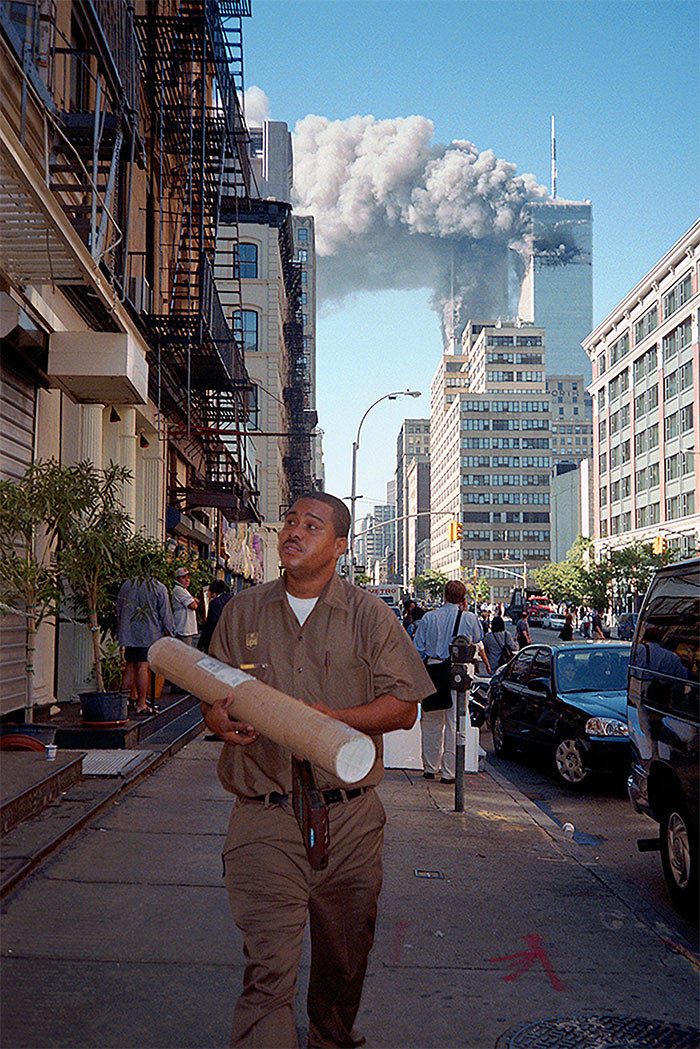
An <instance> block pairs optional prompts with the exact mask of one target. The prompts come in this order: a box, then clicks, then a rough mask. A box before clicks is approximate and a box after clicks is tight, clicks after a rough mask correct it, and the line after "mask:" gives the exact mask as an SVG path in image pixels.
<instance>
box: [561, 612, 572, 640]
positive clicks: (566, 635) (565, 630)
mask: <svg viewBox="0 0 700 1049" xmlns="http://www.w3.org/2000/svg"><path fill="white" fill-rule="evenodd" d="M559 637H560V639H561V640H562V641H573V639H574V621H573V617H572V615H571V613H570V612H567V613H566V616H565V618H564V626H563V627H562V628H561V630H560V631H559Z"/></svg>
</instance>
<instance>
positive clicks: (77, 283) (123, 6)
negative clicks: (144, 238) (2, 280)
mask: <svg viewBox="0 0 700 1049" xmlns="http://www.w3.org/2000/svg"><path fill="white" fill-rule="evenodd" d="M66 10H67V9H66V8H63V9H62V10H61V12H60V13H61V14H63V13H65V11H66ZM70 10H71V17H70V18H68V19H66V18H62V19H59V18H58V17H57V7H56V4H55V2H54V0H34V2H33V3H24V4H11V3H6V2H2V3H0V21H1V22H2V30H3V34H4V36H5V38H6V39H7V41H8V42H9V44H10V47H11V48H12V50H13V51H14V52H15V54H16V56H17V59H18V61H19V62H20V64H21V69H22V77H23V87H22V94H21V110H20V134H19V137H20V142H21V145H22V147H23V148H24V149H26V150H27V151H28V153H29V154H30V155H31V156H32V158H33V159H34V161H35V163H36V164H37V170H38V172H41V175H42V176H43V186H42V189H44V188H46V189H48V190H50V191H51V195H52V197H53V199H54V201H55V202H56V203H57V204H58V205H60V208H61V211H62V212H63V214H64V216H65V219H66V220H67V222H68V224H69V227H70V230H71V232H72V234H77V235H78V237H79V238H80V240H81V241H82V243H83V244H84V245H85V246H86V247H87V249H88V251H89V252H90V255H91V257H92V259H93V260H94V263H95V264H96V265H97V266H98V267H99V269H100V270H101V272H102V273H103V274H104V276H105V277H106V278H107V280H108V281H109V283H110V284H111V286H112V287H113V288H115V289H116V291H117V293H118V294H119V293H123V289H124V285H125V265H126V262H125V260H126V246H127V241H128V232H127V231H128V227H129V217H130V193H129V187H130V186H131V177H132V170H133V166H134V164H135V163H138V164H140V165H141V166H143V163H144V152H143V142H142V140H141V137H140V132H139V83H140V54H139V47H138V43H137V40H136V36H135V34H134V27H133V19H132V8H131V5H129V4H127V3H126V0H85V2H84V3H82V4H81V5H80V7H79V8H76V9H70ZM37 114H39V117H38V119H39V120H40V121H41V124H42V125H43V126H42V127H41V131H39V128H38V126H37ZM42 140H43V141H42ZM14 165H15V170H18V166H17V165H18V161H17V160H15V161H14ZM2 182H3V190H4V191H6V192H7V193H8V195H9V196H8V205H7V206H6V207H5V206H4V202H3V220H4V230H3V234H4V239H5V244H6V245H7V247H8V248H10V250H9V251H8V252H7V256H6V258H7V265H8V270H9V272H10V274H11V275H12V276H14V277H16V278H17V279H18V280H19V281H20V283H31V282H35V283H45V282H47V281H50V282H53V283H56V284H60V285H61V287H62V290H63V291H64V292H65V294H66V295H67V297H68V298H70V299H71V300H72V301H73V303H74V305H75V307H76V309H77V310H78V312H79V313H80V314H81V315H82V316H83V317H84V318H85V319H87V320H88V321H89V322H92V323H96V324H97V326H98V327H100V328H101V329H102V330H106V331H108V330H115V327H116V326H115V323H114V318H113V317H112V316H111V314H110V311H109V309H108V308H105V307H104V305H100V303H99V302H98V299H97V297H96V296H95V295H94V294H92V293H91V292H90V291H89V289H88V282H86V280H85V278H84V271H81V268H80V266H78V265H76V264H75V262H74V261H69V260H70V259H71V256H70V254H69V253H67V252H66V250H65V246H64V245H63V244H61V242H60V240H59V238H58V237H57V234H56V230H55V228H54V229H52V228H51V222H50V221H49V222H47V220H46V211H47V210H48V205H47V204H46V203H44V213H43V214H40V213H39V210H38V209H37V207H36V199H35V198H36V197H37V194H34V196H33V197H32V195H31V194H30V193H28V192H27V188H26V186H25V185H24V184H23V183H22V181H21V180H20V179H19V178H17V177H16V176H15V173H14V171H11V170H9V168H6V166H5V157H3V166H2ZM121 297H123V294H120V298H121Z"/></svg>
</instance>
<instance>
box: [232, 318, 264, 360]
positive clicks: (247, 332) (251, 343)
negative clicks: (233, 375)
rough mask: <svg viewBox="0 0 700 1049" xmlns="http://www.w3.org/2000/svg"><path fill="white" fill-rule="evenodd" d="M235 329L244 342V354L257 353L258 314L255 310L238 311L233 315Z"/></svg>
mask: <svg viewBox="0 0 700 1049" xmlns="http://www.w3.org/2000/svg"><path fill="white" fill-rule="evenodd" d="M233 329H234V331H235V333H236V335H238V336H239V338H241V339H242V341H243V352H244V353H257V351H258V349H259V348H260V347H259V345H258V314H257V312H256V311H255V310H236V312H235V313H234V315H233Z"/></svg>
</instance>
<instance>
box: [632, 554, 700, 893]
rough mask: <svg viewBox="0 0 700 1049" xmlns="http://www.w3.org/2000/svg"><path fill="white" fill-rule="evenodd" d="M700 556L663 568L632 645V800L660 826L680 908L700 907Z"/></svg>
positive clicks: (669, 881)
mask: <svg viewBox="0 0 700 1049" xmlns="http://www.w3.org/2000/svg"><path fill="white" fill-rule="evenodd" d="M699 669H700V559H696V560H693V561H684V562H681V563H680V564H675V565H667V566H666V567H664V568H660V569H658V571H657V572H656V573H655V575H654V578H653V579H652V581H651V583H650V585H649V589H648V590H647V593H646V596H645V598H644V603H643V604H642V607H641V610H640V613H639V619H638V621H637V625H636V627H635V632H634V638H633V640H632V653H631V656H630V668H629V678H628V688H627V725H628V730H629V739H630V743H631V748H632V772H631V774H630V777H629V780H628V789H629V795H630V800H631V802H632V805H633V807H634V808H635V809H636V810H637V812H645V813H646V814H647V815H648V816H651V818H652V819H653V820H655V821H656V822H657V823H658V824H659V843H658V844H659V847H660V849H661V862H662V865H663V872H664V877H665V879H666V884H667V886H668V890H669V892H670V895H671V898H672V899H673V901H674V903H675V905H676V906H677V907H678V909H679V910H681V911H684V912H686V913H687V912H690V913H692V912H696V911H697V907H698V786H699V782H698V758H699V756H700V753H699V747H700V733H699V723H700V685H699V682H698V671H699Z"/></svg>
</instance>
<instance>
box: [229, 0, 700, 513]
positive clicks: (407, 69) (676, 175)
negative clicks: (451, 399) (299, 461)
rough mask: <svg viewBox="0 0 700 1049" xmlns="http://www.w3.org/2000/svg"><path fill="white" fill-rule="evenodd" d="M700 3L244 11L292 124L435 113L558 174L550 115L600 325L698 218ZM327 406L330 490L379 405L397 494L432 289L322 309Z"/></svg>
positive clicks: (343, 478) (248, 66) (370, 0)
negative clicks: (588, 254)
mask: <svg viewBox="0 0 700 1049" xmlns="http://www.w3.org/2000/svg"><path fill="white" fill-rule="evenodd" d="M699 14H700V4H699V3H697V2H686V0H673V2H670V3H665V2H660V0H655V2H646V0H619V2H617V0H581V2H573V3H572V2H567V0H561V2H559V0H553V2H552V0H491V2H488V0H487V2H482V0H449V2H444V0H432V2H431V0H425V2H421V3H414V2H413V0H352V2H345V0H320V2H319V0H253V15H252V18H249V19H245V20H244V55H245V80H246V86H247V87H250V86H251V85H256V86H258V87H259V88H261V89H262V90H263V91H264V92H265V94H266V95H267V96H268V98H269V99H270V106H271V109H270V116H271V118H272V119H274V120H284V121H286V122H287V123H288V124H289V126H290V128H291V129H293V128H294V125H295V124H296V122H297V121H298V120H300V119H302V118H303V117H305V116H307V115H308V114H316V115H320V116H324V117H327V118H329V119H331V120H344V119H346V118H348V117H350V116H353V115H355V114H361V115H367V114H372V115H373V116H374V117H376V118H377V119H390V118H395V117H407V116H411V115H415V114H417V115H420V116H423V117H426V118H427V119H429V120H431V121H432V122H433V124H434V126H435V141H436V142H449V141H450V140H452V139H468V140H469V141H471V142H473V143H474V144H475V145H476V146H477V148H478V149H479V150H486V149H492V150H493V151H494V152H495V154H496V156H498V157H501V158H503V159H505V160H507V161H509V162H511V163H514V164H515V165H516V166H517V170H518V173H526V172H528V173H532V174H533V175H534V176H535V177H536V178H537V180H538V181H539V182H540V183H542V184H544V185H547V186H548V185H549V172H550V161H549V156H550V143H549V126H550V115H551V114H552V113H553V114H555V117H556V124H557V155H558V171H559V181H558V195H559V197H562V198H567V199H572V200H582V199H586V198H588V199H590V200H591V201H592V203H593V217H594V250H593V280H594V316H593V320H594V324H597V323H598V322H599V321H601V320H602V319H603V318H604V317H605V316H606V314H607V313H608V312H609V311H610V310H611V309H612V308H613V307H614V306H615V304H616V303H617V302H619V301H620V299H621V298H622V297H623V296H624V295H625V294H626V293H627V291H629V290H630V288H631V287H632V286H633V285H634V284H636V283H637V281H638V280H640V279H641V278H642V277H643V276H644V274H645V273H646V272H647V271H648V270H649V269H650V267H651V266H652V265H653V264H654V263H655V261H656V260H657V259H658V258H659V257H660V256H661V255H663V254H664V252H665V251H667V250H668V249H669V248H670V247H671V245H672V244H673V243H674V242H675V241H676V240H677V239H678V238H679V237H680V236H681V235H682V234H683V233H684V232H685V230H686V229H688V228H689V227H690V226H691V225H692V223H693V222H694V221H695V220H696V219H697V217H698V213H699V211H700V208H699V206H698V198H699V186H700V180H699V178H698V175H699V171H698V131H699V121H698V111H699V105H698V103H699V94H700V93H699V90H698V87H699V82H698V49H699V43H700V40H699V33H698V20H699ZM317 344H318V349H317V362H318V363H317V367H318V384H317V403H318V411H319V422H320V426H321V428H322V429H323V431H324V452H325V461H326V486H327V488H328V490H329V491H332V492H334V493H335V494H338V495H340V496H347V495H349V491H350V464H351V447H352V442H353V439H354V436H355V432H356V430H357V425H358V423H359V421H360V418H361V416H362V413H363V412H364V410H365V408H366V407H367V406H368V405H369V404H371V403H372V401H373V400H375V399H376V398H378V397H380V396H382V394H384V393H387V392H389V391H390V390H395V389H402V388H406V387H411V388H414V389H420V390H422V392H423V396H422V398H421V399H419V400H406V401H403V402H396V403H394V402H384V403H383V404H382V405H379V406H378V407H377V408H375V409H374V410H373V412H372V413H371V415H370V416H368V418H367V421H366V422H365V424H364V426H363V429H362V443H361V449H360V453H359V459H358V491H359V492H361V493H362V494H363V495H364V496H365V497H366V498H367V500H368V501H367V502H366V503H363V504H360V506H359V507H358V513H362V512H366V510H367V508H369V506H370V505H371V503H372V502H383V501H384V497H385V486H386V482H387V481H388V480H389V479H390V478H391V477H392V475H393V470H394V464H395V441H396V436H397V434H398V431H399V428H400V426H401V422H402V420H403V418H404V417H406V416H411V417H421V416H426V417H427V416H429V414H430V408H429V385H430V379H431V377H432V375H433V373H434V371H435V367H436V364H437V360H438V358H439V355H440V353H441V338H440V330H439V324H438V319H437V316H436V314H435V313H434V312H433V311H432V310H431V308H430V306H429V305H428V301H427V293H425V294H424V293H423V292H421V291H410V292H409V291H403V292H386V291H385V292H380V293H375V294H371V293H363V294H360V295H358V296H356V297H355V298H354V299H353V300H346V302H345V303H344V304H342V305H341V306H336V307H334V308H331V309H329V308H326V309H324V310H323V311H322V313H321V316H320V317H319V324H318V340H317Z"/></svg>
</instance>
